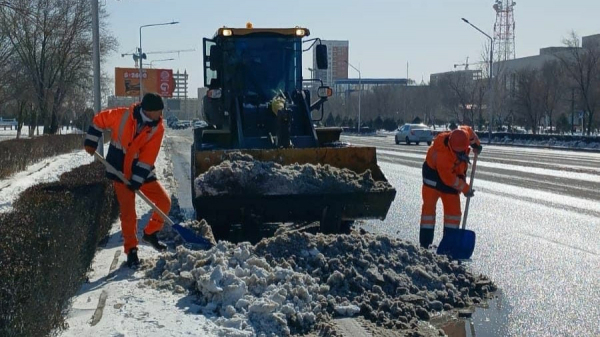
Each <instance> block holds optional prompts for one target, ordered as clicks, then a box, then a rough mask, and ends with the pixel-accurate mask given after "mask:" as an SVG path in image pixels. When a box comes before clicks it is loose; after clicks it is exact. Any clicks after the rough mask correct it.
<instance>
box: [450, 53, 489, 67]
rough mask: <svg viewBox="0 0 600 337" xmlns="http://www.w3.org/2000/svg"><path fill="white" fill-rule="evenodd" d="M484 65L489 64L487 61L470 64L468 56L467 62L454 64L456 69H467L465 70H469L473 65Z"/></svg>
mask: <svg viewBox="0 0 600 337" xmlns="http://www.w3.org/2000/svg"><path fill="white" fill-rule="evenodd" d="M484 63H487V61H480V62H475V63H469V57H468V56H467V62H465V63H458V64H454V69H456V68H457V67H465V69H464V70H469V65H472V64H484Z"/></svg>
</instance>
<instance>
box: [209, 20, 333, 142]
mask: <svg viewBox="0 0 600 337" xmlns="http://www.w3.org/2000/svg"><path fill="white" fill-rule="evenodd" d="M308 35H309V31H308V29H305V28H299V27H296V28H282V29H277V28H257V29H254V28H252V27H250V28H248V27H247V28H225V27H224V28H220V29H218V30H217V33H216V34H215V36H214V37H213V38H212V39H206V38H205V39H204V41H203V43H204V48H203V50H204V86H205V87H206V88H207V94H206V96H205V97H204V98H203V114H204V119H205V120H206V121H207V122H208V123H209V124H211V125H214V126H215V128H216V129H217V130H223V132H226V131H229V132H230V134H231V137H229V139H231V142H230V143H229V144H228V146H230V147H233V148H269V147H281V144H280V142H278V141H277V140H279V137H281V136H282V135H281V129H282V127H281V123H280V122H281V121H280V120H279V121H278V119H281V118H279V117H278V114H277V113H275V112H270V110H271V108H270V105H269V103H270V102H271V100H272V99H273V98H274V97H275V96H277V95H280V96H282V97H285V99H286V109H287V110H289V114H290V119H291V120H290V130H289V132H288V133H289V137H291V138H290V142H291V144H290V145H289V146H294V147H316V146H318V140H317V135H316V132H315V129H314V126H313V120H314V118H313V117H312V115H311V111H312V110H315V109H316V108H319V107H321V106H322V103H323V102H324V101H326V100H327V97H328V95H327V94H325V95H321V97H320V101H319V103H320V104H318V105H317V106H315V105H314V104H313V103H311V97H310V92H308V91H307V90H303V78H302V52H303V38H304V37H306V36H308ZM319 41H320V40H319ZM304 42H306V41H304ZM316 54H317V64H318V68H320V69H322V68H327V50H326V46H325V45H319V46H318V48H317V52H316ZM320 92H326V93H329V95H330V94H331V90H330V89H329V90H325V91H323V90H321V91H320ZM288 103H289V104H288ZM286 128H287V126H286ZM285 137H287V135H286V136H285ZM225 138H227V136H225ZM274 139H275V140H274ZM222 145H223V144H222ZM284 147H285V145H284Z"/></svg>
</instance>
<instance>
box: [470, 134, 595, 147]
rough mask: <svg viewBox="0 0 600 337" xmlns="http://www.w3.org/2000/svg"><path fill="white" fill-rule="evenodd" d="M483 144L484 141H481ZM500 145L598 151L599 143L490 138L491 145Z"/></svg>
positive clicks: (553, 139)
mask: <svg viewBox="0 0 600 337" xmlns="http://www.w3.org/2000/svg"><path fill="white" fill-rule="evenodd" d="M482 142H483V143H485V139H482ZM494 143H500V144H505V145H524V146H533V147H535V146H541V147H551V148H559V149H560V148H571V149H600V143H599V142H589V143H588V142H584V141H582V140H571V141H559V140H557V139H556V138H550V139H548V140H533V139H512V138H510V137H509V136H508V135H506V136H504V137H503V138H497V137H494V138H492V144H494Z"/></svg>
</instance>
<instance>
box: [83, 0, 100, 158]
mask: <svg viewBox="0 0 600 337" xmlns="http://www.w3.org/2000/svg"><path fill="white" fill-rule="evenodd" d="M92 41H93V42H92V43H93V46H92V48H93V49H92V59H93V64H94V66H93V69H94V84H93V85H94V113H95V114H97V113H99V112H100V109H101V104H102V103H101V100H100V25H99V13H98V0H92ZM83 131H85V130H83ZM98 144H100V146H98V153H99V154H100V155H102V156H104V145H103V144H104V140H103V139H102V136H100V139H99V140H98Z"/></svg>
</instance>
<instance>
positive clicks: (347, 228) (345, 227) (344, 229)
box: [340, 220, 354, 234]
mask: <svg viewBox="0 0 600 337" xmlns="http://www.w3.org/2000/svg"><path fill="white" fill-rule="evenodd" d="M352 225H354V221H352V220H344V221H342V224H341V226H340V234H350V232H352Z"/></svg>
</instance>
